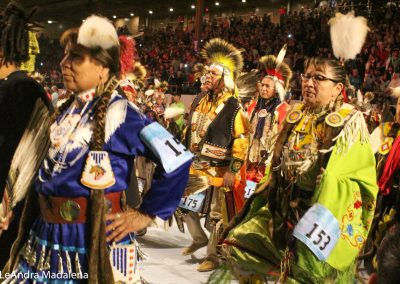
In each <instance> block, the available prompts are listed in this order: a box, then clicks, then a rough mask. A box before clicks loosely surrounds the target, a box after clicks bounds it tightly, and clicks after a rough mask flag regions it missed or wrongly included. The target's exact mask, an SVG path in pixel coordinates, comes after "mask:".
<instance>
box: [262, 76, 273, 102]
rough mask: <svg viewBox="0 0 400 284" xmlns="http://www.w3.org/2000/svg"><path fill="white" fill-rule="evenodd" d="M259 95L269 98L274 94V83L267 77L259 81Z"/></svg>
mask: <svg viewBox="0 0 400 284" xmlns="http://www.w3.org/2000/svg"><path fill="white" fill-rule="evenodd" d="M259 87H260V96H261V98H263V99H270V98H272V97H274V96H275V84H274V81H273V80H272V79H271V78H269V77H264V78H263V79H262V80H261V83H260V86H259Z"/></svg>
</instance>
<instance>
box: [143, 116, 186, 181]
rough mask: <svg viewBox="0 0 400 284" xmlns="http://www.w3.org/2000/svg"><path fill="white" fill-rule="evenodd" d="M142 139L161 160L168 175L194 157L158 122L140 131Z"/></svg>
mask: <svg viewBox="0 0 400 284" xmlns="http://www.w3.org/2000/svg"><path fill="white" fill-rule="evenodd" d="M140 138H142V140H143V142H144V143H145V144H146V145H147V146H148V147H149V148H150V149H151V150H152V152H153V153H154V154H155V155H156V156H157V157H158V158H159V159H160V161H161V163H162V165H163V167H164V170H165V171H166V172H167V173H171V172H173V171H175V170H176V169H177V168H179V167H180V166H181V165H183V164H184V163H186V162H187V161H190V160H191V159H192V157H193V154H192V153H191V152H190V151H188V150H187V149H186V148H185V146H183V145H182V144H181V143H180V142H179V140H177V139H176V138H175V137H173V136H172V134H171V133H169V132H168V131H167V130H166V129H165V128H164V127H162V126H161V125H160V124H158V123H157V122H153V123H151V124H149V125H147V126H146V127H144V128H143V129H142V131H140Z"/></svg>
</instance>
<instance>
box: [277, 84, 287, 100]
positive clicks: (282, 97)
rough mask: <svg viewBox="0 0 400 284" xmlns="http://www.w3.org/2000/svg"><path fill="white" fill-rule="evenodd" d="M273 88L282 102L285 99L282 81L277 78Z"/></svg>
mask: <svg viewBox="0 0 400 284" xmlns="http://www.w3.org/2000/svg"><path fill="white" fill-rule="evenodd" d="M275 88H276V92H277V93H278V95H279V99H280V100H281V102H283V101H284V100H285V94H286V91H285V88H284V87H283V85H282V83H281V82H279V81H278V80H277V81H276V84H275Z"/></svg>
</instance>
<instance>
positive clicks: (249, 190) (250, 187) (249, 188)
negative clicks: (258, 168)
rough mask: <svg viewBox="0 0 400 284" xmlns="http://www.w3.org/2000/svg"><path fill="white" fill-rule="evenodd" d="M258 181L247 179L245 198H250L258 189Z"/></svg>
mask: <svg viewBox="0 0 400 284" xmlns="http://www.w3.org/2000/svg"><path fill="white" fill-rule="evenodd" d="M256 186H257V183H255V182H254V181H251V180H246V187H245V189H244V198H246V199H247V198H249V197H250V196H252V195H253V193H254V191H256Z"/></svg>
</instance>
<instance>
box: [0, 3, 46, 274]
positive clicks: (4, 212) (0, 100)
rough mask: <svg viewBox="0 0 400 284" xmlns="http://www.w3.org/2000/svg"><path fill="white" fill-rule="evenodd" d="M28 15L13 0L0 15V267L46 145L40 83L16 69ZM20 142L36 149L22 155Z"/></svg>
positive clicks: (24, 50) (23, 53)
mask: <svg viewBox="0 0 400 284" xmlns="http://www.w3.org/2000/svg"><path fill="white" fill-rule="evenodd" d="M29 18H30V16H28V15H26V13H25V12H24V11H23V10H22V8H21V7H20V6H19V4H18V3H16V2H10V3H9V4H8V5H7V7H6V8H5V10H3V11H2V13H1V15H0V198H1V199H0V202H1V203H0V236H1V238H0V269H1V268H2V267H3V266H4V264H5V262H6V261H7V259H8V257H9V252H10V248H11V244H12V243H13V241H14V240H15V238H16V232H17V227H18V220H19V218H18V216H17V215H18V213H17V212H18V210H14V211H15V212H14V218H13V221H12V222H11V220H12V218H11V216H12V215H13V214H12V209H14V208H15V207H16V205H17V203H18V202H20V201H22V199H23V197H24V192H26V190H27V188H29V184H30V181H32V179H33V176H34V173H35V172H36V170H37V166H38V164H39V162H40V161H39V160H40V158H41V156H40V153H42V152H43V151H42V150H44V149H45V148H46V145H48V144H47V143H46V139H44V138H43V137H45V135H44V134H45V133H46V131H47V128H46V123H45V121H46V120H47V119H48V117H49V111H48V107H49V100H48V98H47V96H46V93H45V91H44V90H43V88H42V87H41V86H40V85H39V84H38V83H37V82H36V81H35V80H34V79H32V78H30V77H28V75H27V73H26V72H24V71H20V65H21V63H22V62H25V61H27V60H28V58H29V29H30V28H31V27H32V26H33V25H32V24H30V23H29ZM38 126H39V127H38ZM39 128H40V129H39ZM24 148H25V149H29V151H30V153H38V155H37V156H36V155H31V156H28V155H21V153H22V152H23V150H24ZM36 151H37V152H36ZM10 222H11V224H10ZM7 229H8V230H7Z"/></svg>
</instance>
